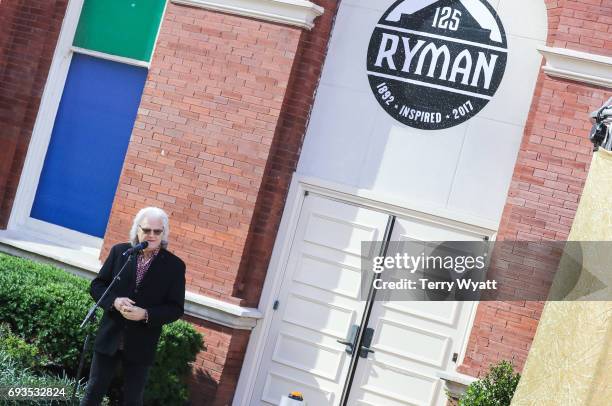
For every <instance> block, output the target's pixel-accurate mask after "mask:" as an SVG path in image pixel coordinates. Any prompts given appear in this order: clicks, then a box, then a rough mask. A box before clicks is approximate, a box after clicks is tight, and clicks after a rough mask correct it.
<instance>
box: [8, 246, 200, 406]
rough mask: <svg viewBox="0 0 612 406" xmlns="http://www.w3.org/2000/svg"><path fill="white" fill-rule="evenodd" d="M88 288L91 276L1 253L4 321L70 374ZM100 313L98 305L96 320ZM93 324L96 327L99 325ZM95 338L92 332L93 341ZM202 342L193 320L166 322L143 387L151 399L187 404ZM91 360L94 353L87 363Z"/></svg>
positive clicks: (79, 345)
mask: <svg viewBox="0 0 612 406" xmlns="http://www.w3.org/2000/svg"><path fill="white" fill-rule="evenodd" d="M88 292H89V281H87V280H85V279H83V278H80V277H77V276H74V275H71V274H69V273H67V272H65V271H63V270H60V269H57V268H55V267H53V266H50V265H44V264H38V263H35V262H33V261H30V260H25V259H21V258H16V257H12V256H9V255H5V254H0V323H8V324H9V325H10V328H11V329H12V331H13V332H15V333H16V334H18V335H20V336H21V337H25V338H26V341H27V342H28V343H29V344H33V345H34V347H36V348H38V349H39V351H40V354H37V355H36V357H37V361H38V364H40V362H41V361H42V360H43V358H41V356H40V355H41V354H42V355H44V356H46V357H48V360H49V362H50V363H52V364H56V365H59V366H60V367H61V368H62V369H63V370H64V371H66V373H67V374H68V376H75V375H76V371H77V367H78V360H79V356H80V351H81V349H82V346H83V341H84V339H85V334H86V331H84V330H81V329H79V325H80V324H81V321H82V319H83V318H84V317H85V314H86V312H87V310H88V309H89V307H90V306H91V305H92V304H93V301H92V299H91V297H90V296H89V293H88ZM101 315H102V311H101V310H99V311H98V320H100V319H101ZM89 329H91V331H92V332H95V330H96V329H97V326H94V325H90V326H89ZM94 338H95V337H94V335H93V334H92V341H91V342H93V340H94ZM90 347H91V346H90ZM202 347H203V344H202V335H201V334H200V333H198V332H197V331H196V330H195V329H194V328H193V327H192V326H191V325H190V324H189V323H187V322H184V321H181V320H179V321H177V322H175V323H172V324H169V325H165V326H164V328H163V329H162V335H161V338H160V342H159V345H158V348H157V356H156V360H155V364H154V365H153V367H152V368H151V372H150V375H149V381H148V384H147V389H146V391H145V393H146V399H147V404H151V405H154V404H164V405H169V406H170V405H182V404H184V402H185V400H186V399H187V397H188V391H187V385H186V382H185V379H186V375H187V374H188V373H189V371H190V365H189V363H190V362H193V361H194V360H195V357H196V355H197V353H198V352H199V351H200V350H201V349H202ZM28 348H30V347H28ZM30 349H31V348H30ZM24 351H25V352H27V350H25V349H24ZM90 352H91V351H90ZM89 362H90V357H88V358H87V365H89ZM86 372H87V368H86V369H85V373H86ZM116 391H117V388H115V392H116Z"/></svg>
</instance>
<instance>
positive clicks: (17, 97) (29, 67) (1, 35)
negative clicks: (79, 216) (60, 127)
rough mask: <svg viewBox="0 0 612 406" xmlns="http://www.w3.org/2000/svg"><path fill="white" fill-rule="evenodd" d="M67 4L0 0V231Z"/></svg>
mask: <svg viewBox="0 0 612 406" xmlns="http://www.w3.org/2000/svg"><path fill="white" fill-rule="evenodd" d="M67 3H68V1H67V0H55V1H53V0H44V1H43V0H31V1H27V2H25V1H22V0H3V1H2V2H0V229H3V228H6V225H7V222H8V219H9V216H10V213H11V208H12V206H13V200H14V199H15V193H16V191H17V185H18V183H19V178H20V176H21V169H22V167H23V162H24V160H25V155H26V152H27V148H28V145H29V143H30V137H31V136H32V128H33V127H34V121H35V120H36V114H37V113H38V107H39V105H40V99H41V96H42V92H43V88H44V85H45V81H46V80H47V75H48V73H49V67H50V66H51V59H52V57H53V52H54V50H55V45H56V43H57V38H58V37H59V31H60V28H61V24H62V20H63V18H64V13H65V11H66V6H67Z"/></svg>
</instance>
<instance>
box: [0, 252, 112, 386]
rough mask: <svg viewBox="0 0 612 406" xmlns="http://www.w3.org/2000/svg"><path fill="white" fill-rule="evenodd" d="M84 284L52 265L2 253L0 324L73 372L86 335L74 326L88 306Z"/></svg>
mask: <svg viewBox="0 0 612 406" xmlns="http://www.w3.org/2000/svg"><path fill="white" fill-rule="evenodd" d="M88 286H89V282H88V281H86V280H85V279H82V278H79V277H77V276H74V275H71V274H68V273H67V272H64V271H62V270H60V269H57V268H54V267H52V266H50V265H43V264H38V263H35V262H33V261H29V260H24V259H20V258H16V257H11V256H8V255H3V254H0V323H8V324H9V325H10V326H11V329H12V330H13V331H14V332H16V333H17V334H19V335H20V336H22V337H26V338H27V340H28V341H29V342H31V343H33V344H34V345H35V346H36V347H38V348H39V350H40V351H41V352H42V353H44V354H45V355H47V356H48V357H49V360H50V361H51V362H52V363H54V364H57V365H61V366H62V367H64V368H65V369H66V370H67V371H68V372H69V373H71V374H75V373H76V367H77V365H78V359H79V356H80V349H81V348H82V345H81V344H80V343H82V342H83V340H84V339H85V333H86V331H85V330H81V329H79V328H78V327H79V325H80V324H81V321H82V319H83V317H84V316H85V313H86V311H87V309H88V308H89V306H90V305H91V303H92V300H91V298H90V296H89V294H88V293H87V292H88V291H87V290H88ZM99 315H101V312H100V313H99ZM89 329H90V330H91V331H94V329H95V326H89Z"/></svg>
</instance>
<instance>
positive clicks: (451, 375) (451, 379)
mask: <svg viewBox="0 0 612 406" xmlns="http://www.w3.org/2000/svg"><path fill="white" fill-rule="evenodd" d="M436 375H437V376H438V378H440V379H442V380H443V381H444V384H445V386H446V390H448V392H449V393H450V395H451V396H452V397H454V398H459V397H461V395H463V394H464V393H465V390H466V389H467V387H468V386H469V385H470V384H471V383H472V382H474V381H476V380H477V379H476V378H474V377H473V376H469V375H465V374H461V373H459V372H446V371H439V372H436Z"/></svg>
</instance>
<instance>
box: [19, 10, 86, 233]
mask: <svg viewBox="0 0 612 406" xmlns="http://www.w3.org/2000/svg"><path fill="white" fill-rule="evenodd" d="M83 1H84V0H70V1H69V3H68V6H67V8H66V15H65V16H64V21H63V22H62V28H61V30H60V35H59V38H58V41H57V45H56V47H55V52H54V53H53V59H52V61H51V67H50V69H49V75H48V76H47V81H46V82H45V88H44V90H43V95H42V98H41V102H40V108H39V109H38V115H37V116H36V122H35V123H34V128H33V130H32V137H31V139H30V145H29V147H28V152H27V154H26V159H25V162H24V165H23V169H22V171H21V177H20V179H19V186H18V187H17V193H16V195H15V201H14V203H13V208H12V210H11V216H10V218H9V223H8V227H7V228H8V229H9V230H11V229H13V230H15V229H19V228H23V227H24V226H25V223H26V220H27V219H28V218H29V217H30V211H31V210H32V203H33V202H34V196H35V194H36V189H37V188H38V181H39V180H40V174H41V172H42V167H43V164H44V161H45V156H46V154H47V148H48V146H49V141H50V139H51V132H52V131H53V125H54V123H55V116H56V114H57V109H58V108H59V103H60V100H61V98H62V93H63V90H64V84H65V82H66V77H67V76H68V69H69V68H70V61H71V60H72V52H71V50H70V48H71V46H72V41H73V38H74V34H75V32H76V28H77V24H78V22H79V16H80V14H81V9H82V7H83Z"/></svg>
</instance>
